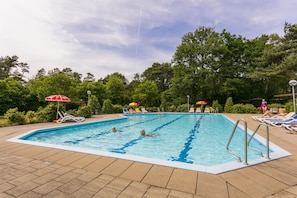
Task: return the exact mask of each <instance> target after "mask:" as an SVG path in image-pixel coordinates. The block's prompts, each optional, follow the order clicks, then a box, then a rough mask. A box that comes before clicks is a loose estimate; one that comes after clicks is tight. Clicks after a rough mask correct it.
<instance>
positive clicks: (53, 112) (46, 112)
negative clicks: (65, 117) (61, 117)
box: [37, 103, 57, 122]
mask: <svg viewBox="0 0 297 198" xmlns="http://www.w3.org/2000/svg"><path fill="white" fill-rule="evenodd" d="M56 116H57V105H56V104H54V103H49V104H48V105H47V106H46V107H44V108H42V107H39V108H38V111H37V119H38V122H51V121H52V120H55V119H56Z"/></svg>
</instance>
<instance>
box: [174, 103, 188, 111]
mask: <svg viewBox="0 0 297 198" xmlns="http://www.w3.org/2000/svg"><path fill="white" fill-rule="evenodd" d="M176 111H177V112H188V104H182V105H179V106H178V107H177V108H176Z"/></svg>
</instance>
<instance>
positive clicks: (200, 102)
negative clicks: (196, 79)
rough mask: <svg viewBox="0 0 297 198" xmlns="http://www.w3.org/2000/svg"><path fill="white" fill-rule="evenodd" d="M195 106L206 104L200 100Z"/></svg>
mask: <svg viewBox="0 0 297 198" xmlns="http://www.w3.org/2000/svg"><path fill="white" fill-rule="evenodd" d="M196 104H197V105H205V104H207V102H206V101H204V100H200V101H198V102H196Z"/></svg>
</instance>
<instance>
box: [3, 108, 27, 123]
mask: <svg viewBox="0 0 297 198" xmlns="http://www.w3.org/2000/svg"><path fill="white" fill-rule="evenodd" d="M4 118H6V119H7V121H8V123H9V124H11V125H17V124H26V119H25V113H24V112H19V111H18V108H17V107H16V108H13V109H8V110H7V111H6V113H5V114H4Z"/></svg>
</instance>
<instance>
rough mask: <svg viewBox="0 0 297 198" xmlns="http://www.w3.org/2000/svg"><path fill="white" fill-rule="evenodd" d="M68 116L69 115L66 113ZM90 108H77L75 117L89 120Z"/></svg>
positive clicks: (90, 115)
mask: <svg viewBox="0 0 297 198" xmlns="http://www.w3.org/2000/svg"><path fill="white" fill-rule="evenodd" d="M68 114H70V113H68ZM92 114H93V112H92V107H91V106H83V107H79V108H78V110H77V112H76V116H82V117H85V118H90V117H92Z"/></svg>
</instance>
